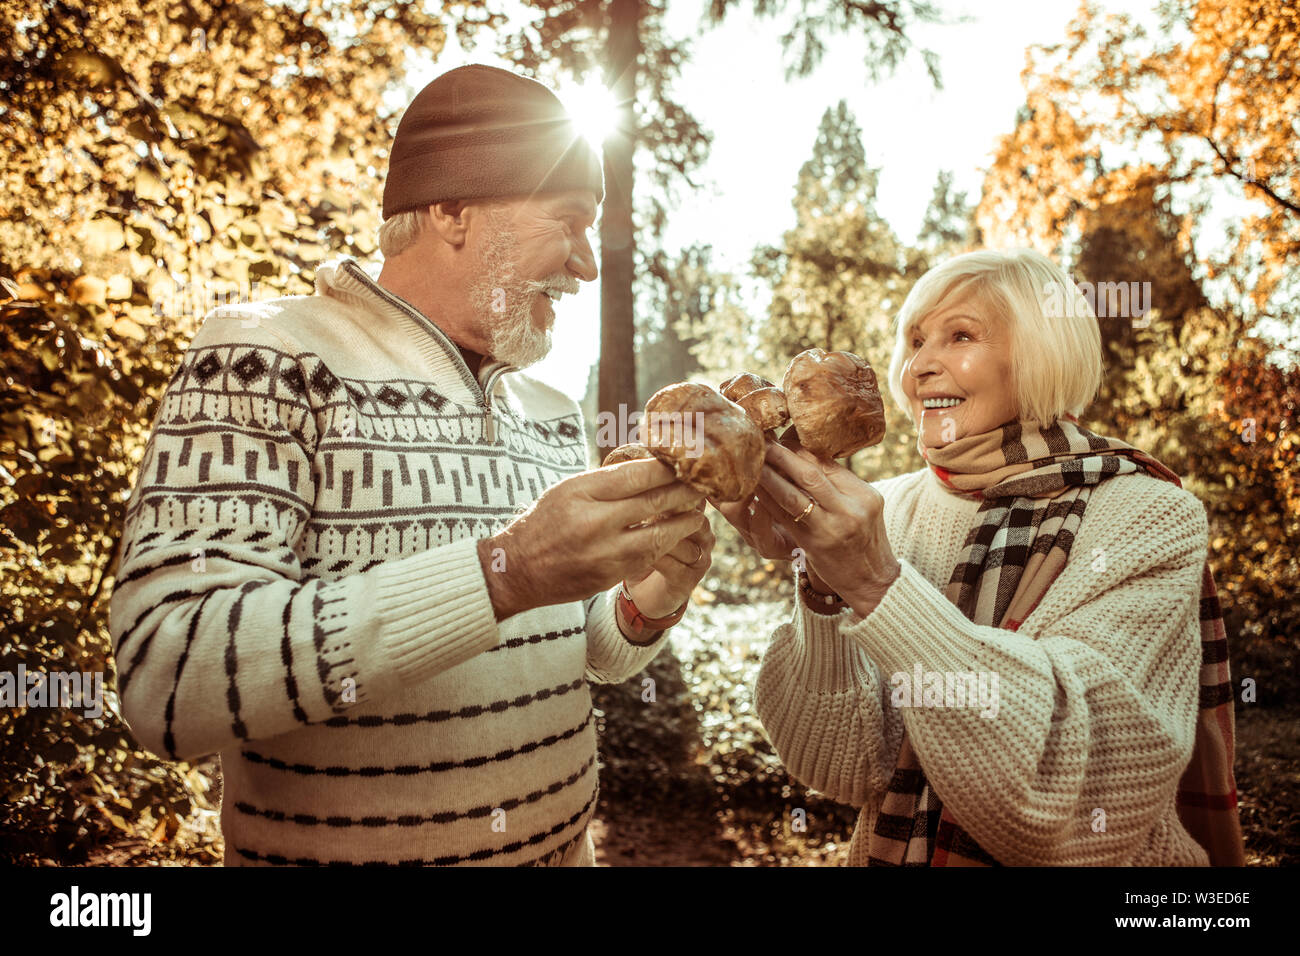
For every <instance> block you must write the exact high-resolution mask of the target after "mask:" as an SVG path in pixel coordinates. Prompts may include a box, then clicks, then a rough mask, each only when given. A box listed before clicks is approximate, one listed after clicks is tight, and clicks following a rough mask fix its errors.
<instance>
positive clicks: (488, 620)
mask: <svg viewBox="0 0 1300 956" xmlns="http://www.w3.org/2000/svg"><path fill="white" fill-rule="evenodd" d="M586 463H587V449H586V442H585V436H584V431H583V427H582V418H581V412H580V411H579V409H578V407H577V405H576V404H575V403H574V402H573V401H571V400H570V399H568V398H567V397H565V396H564V395H562V394H561V393H559V392H557V391H556V390H554V389H552V388H550V387H548V386H546V385H543V384H541V383H539V382H537V381H535V380H533V379H531V378H529V377H527V376H525V375H522V374H520V373H518V372H516V371H515V370H514V369H512V368H510V367H508V366H504V365H502V364H500V363H497V362H494V361H492V360H485V361H484V362H483V367H482V368H481V369H480V370H479V373H478V376H477V380H476V377H475V376H474V375H472V374H471V373H470V371H469V368H468V366H467V365H466V364H465V362H464V360H463V358H462V357H461V355H460V353H459V351H458V350H457V349H456V347H455V345H454V344H453V343H452V342H451V341H450V340H449V339H447V338H446V336H445V335H443V334H442V332H441V331H440V330H439V329H438V328H437V326H435V325H434V324H433V323H432V322H430V321H429V320H428V319H427V318H425V317H424V316H423V315H422V314H421V313H419V312H418V311H417V310H416V309H414V308H413V307H412V306H410V305H409V304H407V303H405V302H404V301H402V300H401V299H399V298H398V297H396V296H393V295H392V294H391V293H389V292H387V291H386V290H384V289H383V288H382V287H380V286H379V285H378V284H377V283H376V282H375V281H374V280H373V279H372V278H370V277H369V276H368V275H367V274H366V273H365V272H364V271H363V270H362V269H361V267H360V266H359V265H358V264H357V263H356V262H355V261H353V260H351V259H347V258H344V259H340V260H336V261H335V262H331V263H328V264H324V265H322V266H321V267H320V268H319V269H318V270H317V272H316V292H315V294H314V295H311V296H291V297H285V298H280V299H274V300H270V301H266V302H260V303H251V304H243V305H238V306H225V307H222V308H219V309H217V310H215V311H214V312H212V313H211V314H209V315H208V316H207V317H206V319H205V320H204V322H203V325H202V327H201V328H200V330H199V332H198V334H197V335H196V336H195V338H194V340H193V342H192V343H191V344H190V347H189V350H188V351H187V353H186V355H185V357H184V359H183V361H182V362H181V365H180V367H179V368H178V369H177V371H176V374H175V377H174V378H173V379H172V381H171V383H170V384H169V386H168V388H167V390H166V393H165V395H164V397H163V401H162V405H161V409H160V411H159V414H158V418H157V420H156V422H155V424H154V430H153V434H152V436H151V438H150V440H149V443H148V446H147V448H146V451H145V454H144V458H143V460H142V462H141V465H140V470H139V473H138V477H137V482H136V487H135V490H134V492H133V495H132V498H131V501H130V504H129V506H128V510H127V517H126V525H125V533H124V536H123V541H122V551H121V564H120V568H119V571H118V575H117V584H116V588H115V591H114V594H113V598H112V604H111V609H110V630H111V633H112V638H113V645H114V652H115V656H116V662H117V668H118V679H119V692H120V694H121V700H122V708H123V713H124V716H125V717H126V719H127V720H128V722H129V723H130V725H131V728H132V730H133V731H134V733H135V735H136V737H137V738H138V739H139V740H140V742H141V743H143V744H144V745H145V746H147V747H149V748H150V749H151V750H154V751H155V752H157V753H159V754H161V755H164V756H167V757H170V758H173V759H191V758H196V757H199V756H202V755H206V754H210V753H214V752H220V754H221V764H222V771H223V776H224V793H223V799H222V812H221V826H222V831H223V834H224V836H225V841H226V864H227V865H256V864H284V863H296V864H316V863H370V862H379V863H410V864H458V863H491V864H528V863H552V864H553V863H565V864H590V863H592V862H593V861H592V860H591V853H590V851H591V845H590V840H589V838H588V837H587V835H586V828H587V823H588V821H589V820H590V818H591V815H592V812H593V809H594V807H595V803H596V792H597V777H596V769H597V768H596V727H595V719H594V717H593V712H592V704H591V697H590V694H589V692H588V686H587V685H588V682H589V681H597V682H613V681H621V680H626V679H627V678H629V677H631V676H632V675H634V674H636V673H637V672H638V671H639V670H641V669H642V668H643V667H644V666H645V665H646V664H647V663H648V662H649V661H650V659H651V658H652V657H654V655H655V654H656V653H657V652H658V651H659V649H660V647H662V645H663V641H664V640H665V638H664V637H660V639H659V640H658V641H656V642H655V643H654V644H651V645H649V646H646V647H637V646H634V645H632V644H630V643H628V642H627V641H626V640H625V639H624V638H623V636H622V634H621V632H620V631H619V629H618V626H617V624H616V623H615V620H614V613H613V600H612V599H613V595H614V592H610V593H606V594H598V595H596V596H595V597H593V598H590V599H588V600H587V601H584V602H572V603H568V604H557V605H553V606H550V607H543V608H536V609H534V610H532V611H528V612H525V613H523V614H518V615H516V616H514V617H511V618H508V619H506V620H504V621H501V622H500V623H499V624H498V622H497V621H496V619H495V615H494V614H493V610H492V606H491V603H490V601H489V599H488V592H487V587H486V583H485V581H484V572H483V570H482V568H481V567H480V564H479V560H478V557H477V554H476V545H475V542H476V541H477V540H478V539H480V538H483V537H485V536H487V535H490V534H492V533H495V532H496V531H498V530H499V529H500V528H501V527H502V526H504V525H505V524H507V523H508V522H509V521H510V519H511V518H512V517H513V516H514V515H515V514H517V513H518V512H519V511H521V510H522V509H524V508H525V507H527V506H528V505H529V504H530V503H531V502H533V501H534V500H535V499H536V498H537V497H538V496H539V495H540V494H541V493H542V492H543V491H544V490H545V489H546V488H547V487H549V486H550V485H553V484H555V483H556V482H557V481H559V480H561V479H563V478H565V477H567V476H569V475H573V474H576V473H578V472H581V471H583V470H585V468H586ZM489 573H491V572H490V571H489Z"/></svg>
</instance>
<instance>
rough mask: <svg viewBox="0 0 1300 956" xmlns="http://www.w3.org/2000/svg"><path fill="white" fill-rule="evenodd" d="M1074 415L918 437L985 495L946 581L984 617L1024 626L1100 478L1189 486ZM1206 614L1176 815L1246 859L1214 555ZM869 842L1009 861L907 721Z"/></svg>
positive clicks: (894, 856) (876, 851) (898, 855)
mask: <svg viewBox="0 0 1300 956" xmlns="http://www.w3.org/2000/svg"><path fill="white" fill-rule="evenodd" d="M1069 419H1070V420H1069V421H1058V422H1056V423H1055V424H1053V425H1051V426H1049V427H1047V428H1039V427H1038V426H1037V425H1036V424H1035V423H1028V422H1020V421H1012V422H1009V423H1007V424H1004V425H1002V426H1000V427H998V428H995V429H993V430H991V431H988V432H984V433H983V434H979V435H970V436H966V437H964V438H960V439H958V440H957V441H954V442H951V443H949V444H947V445H944V446H942V447H938V448H927V447H925V446H923V445H920V444H919V441H918V447H920V450H921V454H922V456H923V457H924V458H925V459H926V462H927V464H928V465H929V466H930V468H931V470H932V471H933V472H934V473H935V475H936V476H938V478H939V480H940V481H942V482H943V483H944V484H945V485H947V486H948V487H950V488H952V489H954V490H955V491H960V492H964V493H967V494H974V495H977V496H978V497H980V498H981V499H983V500H982V503H981V505H980V509H979V511H978V513H977V515H976V520H975V524H974V527H972V528H971V530H970V533H969V534H968V535H967V537H966V542H965V548H964V551H963V554H962V556H961V559H960V560H959V561H958V562H957V566H956V567H955V568H954V569H953V572H952V577H951V578H950V579H949V581H948V585H947V587H945V588H944V596H945V597H947V598H948V600H950V601H952V602H953V604H955V605H956V606H957V607H958V608H959V609H960V610H961V612H962V613H963V614H965V615H966V617H967V618H969V619H970V620H971V621H973V622H974V623H976V624H984V625H994V624H996V625H997V626H999V627H1005V628H1007V629H1008V630H1011V631H1015V630H1017V629H1019V627H1020V625H1021V624H1022V623H1023V622H1024V620H1025V619H1026V618H1027V617H1028V616H1029V615H1030V613H1031V612H1032V611H1033V609H1034V607H1035V606H1036V605H1037V604H1038V602H1039V601H1040V600H1041V599H1042V597H1043V595H1044V594H1045V593H1046V591H1047V589H1048V587H1049V586H1050V585H1051V583H1052V581H1053V580H1055V578H1056V576H1057V575H1058V574H1060V572H1061V570H1062V569H1063V568H1064V567H1065V564H1066V561H1067V560H1068V558H1069V555H1070V547H1071V545H1072V544H1073V542H1074V539H1075V537H1076V536H1077V535H1078V532H1079V526H1080V524H1081V522H1082V521H1083V515H1084V509H1085V508H1086V507H1087V504H1088V498H1089V496H1090V495H1091V493H1092V489H1093V488H1095V487H1096V486H1097V485H1098V484H1100V483H1101V482H1102V481H1105V480H1106V479H1107V478H1110V477H1113V476H1114V475H1123V474H1130V473H1134V472H1138V471H1145V472H1146V473H1147V474H1150V475H1153V476H1155V477H1157V478H1162V479H1164V480H1166V481H1172V482H1173V483H1174V484H1176V485H1178V486H1179V487H1180V488H1181V487H1182V482H1181V481H1179V480H1178V476H1177V475H1175V474H1174V473H1173V472H1171V471H1170V470H1169V469H1168V468H1166V467H1165V466H1164V465H1162V464H1161V463H1160V462H1158V461H1157V460H1156V459H1154V458H1152V457H1151V456H1150V455H1148V454H1146V453H1145V452H1143V451H1140V450H1139V449H1137V448H1134V447H1133V446H1131V445H1128V444H1126V443H1124V442H1122V441H1118V440H1116V439H1111V438H1103V437H1101V436H1099V435H1095V434H1093V433H1092V432H1090V431H1088V430H1087V429H1086V428H1082V427H1080V426H1079V425H1078V423H1077V420H1075V419H1074V418H1073V416H1069ZM1200 621H1201V691H1200V710H1199V713H1198V715H1197V723H1196V747H1195V750H1194V751H1193V753H1192V759H1191V763H1190V764H1188V766H1187V769H1186V771H1185V772H1184V773H1183V776H1182V779H1181V780H1180V781H1179V786H1178V797H1177V807H1178V815H1179V818H1180V820H1181V821H1182V823H1183V826H1184V827H1186V828H1187V831H1188V832H1189V833H1190V834H1191V835H1192V837H1193V838H1194V839H1195V840H1196V841H1197V842H1198V843H1200V845H1201V846H1203V847H1204V848H1205V850H1206V852H1207V853H1208V854H1209V858H1210V864H1211V865H1213V866H1242V865H1244V864H1245V854H1244V848H1243V841H1242V835H1241V825H1240V822H1239V821H1238V817H1237V788H1236V782H1235V780H1234V779H1233V774H1232V761H1233V740H1234V732H1235V728H1234V718H1233V709H1232V705H1233V701H1232V690H1231V686H1230V684H1229V677H1228V641H1227V635H1226V632H1225V630H1224V626H1223V614H1222V612H1221V610H1220V607H1219V599H1218V593H1217V591H1216V589H1215V586H1214V577H1213V575H1212V574H1211V573H1210V566H1209V563H1208V562H1207V563H1206V566H1205V570H1204V573H1203V574H1202V577H1201V596H1200ZM867 852H868V857H869V859H868V863H869V865H884V866H927V865H928V866H997V865H999V864H998V861H997V860H995V859H994V858H993V857H992V856H991V855H989V853H988V852H986V851H985V850H984V849H983V848H982V847H981V846H980V845H979V844H978V843H976V842H975V840H974V839H973V838H972V837H971V836H970V834H969V833H967V832H966V831H965V830H964V829H963V828H962V827H961V825H960V824H959V823H958V822H957V821H956V820H954V819H953V817H952V814H951V813H949V812H948V810H947V809H945V808H944V806H943V803H942V801H940V799H939V797H938V796H937V795H936V794H935V792H934V790H933V789H932V788H931V787H930V784H929V782H928V780H927V779H926V775H925V770H924V769H923V768H922V767H921V763H920V761H919V760H918V759H917V756H916V752H915V751H914V750H913V749H912V745H911V741H910V740H909V739H908V735H907V732H906V730H904V732H903V740H902V746H901V748H900V750H899V754H898V761H897V763H896V764H895V767H894V774H893V777H892V778H891V779H890V782H889V787H888V789H887V790H886V792H885V797H884V800H883V801H882V803H881V807H880V811H879V813H878V814H877V817H876V823H875V827H874V828H873V830H872V833H871V837H870V841H869V844H868V851H867Z"/></svg>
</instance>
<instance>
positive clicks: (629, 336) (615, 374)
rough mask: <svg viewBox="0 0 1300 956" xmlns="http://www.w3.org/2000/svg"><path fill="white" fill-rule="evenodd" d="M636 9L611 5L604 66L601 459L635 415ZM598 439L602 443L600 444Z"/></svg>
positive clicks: (618, 1)
mask: <svg viewBox="0 0 1300 956" xmlns="http://www.w3.org/2000/svg"><path fill="white" fill-rule="evenodd" d="M640 18H641V11H640V4H639V3H637V2H636V0H610V4H609V64H608V72H607V73H606V78H605V84H606V86H607V87H609V89H611V90H612V91H613V93H614V98H615V100H616V101H617V103H618V107H619V122H618V128H617V129H616V130H615V131H614V132H613V133H611V134H610V135H609V136H608V137H607V138H606V140H605V143H604V147H605V150H604V151H605V203H604V211H603V212H602V214H601V217H600V271H601V280H600V385H599V391H598V404H599V407H600V412H602V413H608V414H612V415H613V416H614V421H615V422H616V423H617V424H618V426H619V427H618V428H617V429H604V430H598V432H597V436H598V445H599V447H600V453H601V455H602V456H603V455H604V453H605V452H606V451H608V450H609V449H610V448H612V447H613V445H614V444H616V443H617V442H616V441H614V439H615V438H616V437H617V436H618V435H621V434H622V433H623V430H624V428H625V426H624V425H623V423H624V422H625V421H626V416H627V415H629V414H631V413H632V412H633V411H637V410H639V406H638V404H637V400H636V398H637V395H636V356H635V351H634V343H635V334H636V333H635V329H636V325H635V320H634V316H633V309H632V274H633V261H634V256H635V253H636V242H635V239H634V233H633V227H632V158H633V153H634V151H635V149H636V114H635V111H634V105H635V103H636V79H637V76H636V73H637V57H638V56H639V54H640V52H641V35H640ZM602 439H603V440H602Z"/></svg>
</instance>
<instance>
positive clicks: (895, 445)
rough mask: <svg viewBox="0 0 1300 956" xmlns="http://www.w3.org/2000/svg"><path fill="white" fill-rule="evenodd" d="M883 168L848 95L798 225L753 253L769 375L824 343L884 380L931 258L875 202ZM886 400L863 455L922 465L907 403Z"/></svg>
mask: <svg viewBox="0 0 1300 956" xmlns="http://www.w3.org/2000/svg"><path fill="white" fill-rule="evenodd" d="M879 172H880V171H879V170H878V169H875V168H873V167H871V166H870V165H868V164H867V161H866V154H865V151H864V149H863V145H862V129H861V127H860V126H859V125H858V123H857V121H856V119H855V118H854V117H853V114H852V112H851V111H850V110H849V108H848V105H847V104H846V103H845V102H844V101H842V100H841V101H840V102H839V103H838V104H837V105H836V106H834V107H832V108H830V109H828V110H826V112H825V114H824V115H823V116H822V119H821V123H820V125H819V126H818V129H817V136H816V140H815V141H814V143H813V150H812V155H811V157H810V158H809V159H808V161H807V162H806V163H804V165H803V167H802V168H801V169H800V171H799V176H798V180H797V182H796V185H795V195H794V210H795V225H794V227H793V228H792V229H790V230H788V231H787V232H786V233H785V234H784V236H782V240H781V243H780V245H777V246H764V247H760V248H759V249H757V250H756V251H755V253H754V258H753V270H754V275H755V276H756V277H757V278H758V279H759V280H761V281H763V282H765V283H768V284H769V286H770V288H771V292H772V298H771V303H770V305H769V307H768V310H767V316H766V319H765V320H764V321H762V322H761V323H759V326H758V329H757V335H756V341H755V350H754V355H755V359H756V360H757V361H758V363H759V364H760V365H761V367H762V370H763V371H764V373H765V374H767V375H768V377H769V378H773V377H774V380H776V381H780V379H781V377H782V375H783V374H784V372H785V367H786V366H787V365H788V364H789V362H790V359H791V358H793V357H794V356H795V355H797V354H798V353H800V352H802V351H803V350H805V349H809V348H820V349H825V350H826V351H836V350H843V351H849V352H856V353H857V354H859V355H861V356H862V357H863V358H865V359H866V360H867V361H868V362H870V363H871V364H872V366H873V368H875V369H876V372H877V376H878V377H879V379H880V382H881V385H882V387H883V386H884V377H885V374H886V372H887V370H888V367H889V356H890V353H891V352H892V351H893V337H892V334H891V329H892V325H893V317H894V315H895V313H896V312H897V311H898V309H899V307H900V306H901V305H902V303H903V299H904V298H905V297H906V295H907V292H908V290H909V289H911V287H912V284H913V283H914V282H915V281H916V279H917V278H919V277H920V275H921V273H922V272H924V271H925V268H926V266H927V260H926V259H925V257H924V256H923V255H922V254H921V253H919V252H918V251H917V250H915V249H911V248H909V247H907V246H906V245H905V244H904V243H903V242H901V241H900V240H899V239H898V237H897V236H896V235H895V233H894V231H893V229H892V228H891V227H890V225H889V223H888V222H886V221H885V220H884V218H883V217H882V216H881V215H880V213H879V212H878V210H877V209H876V188H877V181H878V177H879ZM885 405H886V416H887V421H888V426H889V431H888V433H887V435H886V437H885V440H884V441H883V442H882V443H881V444H880V445H878V446H877V447H875V448H872V449H867V450H866V451H863V452H860V453H859V455H858V456H857V457H856V458H855V462H854V463H855V467H856V468H857V469H858V470H859V472H860V473H862V474H869V475H871V476H872V477H884V476H887V475H892V474H898V473H899V472H900V471H902V470H909V471H910V470H913V469H914V468H916V467H919V466H920V464H921V462H920V460H919V458H916V451H915V449H914V447H913V446H914V445H915V441H916V436H915V432H914V430H913V429H912V427H911V426H910V424H909V423H908V422H907V420H906V418H905V417H904V416H903V413H902V410H901V409H898V408H895V407H894V403H893V399H892V398H890V397H888V396H886V398H885ZM913 459H916V460H915V463H913Z"/></svg>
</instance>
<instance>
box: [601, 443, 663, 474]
mask: <svg viewBox="0 0 1300 956" xmlns="http://www.w3.org/2000/svg"><path fill="white" fill-rule="evenodd" d="M653 457H654V455H653V454H651V453H650V449H649V448H647V447H646V446H645V445H642V444H641V443H640V442H629V443H628V444H626V445H619V446H618V447H617V448H615V449H613V450H611V451H610V453H609V454H608V455H606V456H605V460H604V461H602V462H601V463H600V467H602V468H604V467H605V466H606V465H620V464H622V463H623V462H625V461H636V460H637V459H638V458H653Z"/></svg>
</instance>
